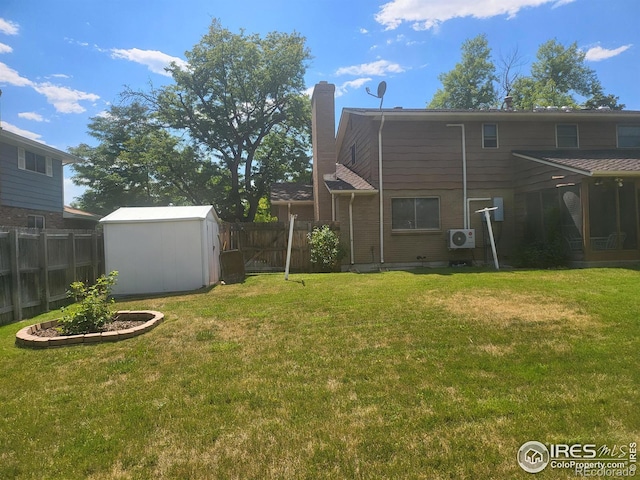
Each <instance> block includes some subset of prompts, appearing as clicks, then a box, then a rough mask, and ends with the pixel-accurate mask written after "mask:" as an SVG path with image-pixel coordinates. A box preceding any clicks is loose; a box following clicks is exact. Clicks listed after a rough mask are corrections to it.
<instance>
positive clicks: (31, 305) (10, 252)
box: [0, 227, 104, 324]
mask: <svg viewBox="0 0 640 480" xmlns="http://www.w3.org/2000/svg"><path fill="white" fill-rule="evenodd" d="M103 270H104V248H103V241H102V236H101V235H99V234H98V233H97V232H94V231H76V230H28V229H18V228H11V227H9V228H2V227H0V324H5V323H10V322H13V321H19V320H22V319H23V318H29V317H31V316H33V315H36V314H38V313H42V312H46V311H48V310H50V309H54V308H59V307H60V306H61V305H63V304H64V303H65V302H66V301H67V290H68V288H69V285H70V284H71V283H72V282H75V281H83V282H88V283H93V282H94V281H95V279H96V278H97V277H98V276H99V275H101V274H102V273H104V271H103Z"/></svg>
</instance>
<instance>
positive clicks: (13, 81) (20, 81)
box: [0, 62, 33, 87]
mask: <svg viewBox="0 0 640 480" xmlns="http://www.w3.org/2000/svg"><path fill="white" fill-rule="evenodd" d="M0 84H9V85H13V86H15V87H28V86H32V85H33V82H32V81H31V80H29V79H28V78H25V77H21V76H20V74H19V73H18V72H17V71H15V70H14V69H13V68H11V67H9V66H8V65H6V64H4V63H2V62H0Z"/></svg>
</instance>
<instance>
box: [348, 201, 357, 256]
mask: <svg viewBox="0 0 640 480" xmlns="http://www.w3.org/2000/svg"><path fill="white" fill-rule="evenodd" d="M354 198H356V194H355V193H353V192H351V200H349V243H350V247H351V265H353V264H354V261H353V199H354Z"/></svg>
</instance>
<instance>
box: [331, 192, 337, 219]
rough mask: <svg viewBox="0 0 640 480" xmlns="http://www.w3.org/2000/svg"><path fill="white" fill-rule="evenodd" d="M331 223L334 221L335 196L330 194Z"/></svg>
mask: <svg viewBox="0 0 640 480" xmlns="http://www.w3.org/2000/svg"><path fill="white" fill-rule="evenodd" d="M331 221H332V222H335V221H336V196H335V195H334V194H333V193H332V194H331Z"/></svg>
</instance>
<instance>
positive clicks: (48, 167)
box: [18, 148, 53, 177]
mask: <svg viewBox="0 0 640 480" xmlns="http://www.w3.org/2000/svg"><path fill="white" fill-rule="evenodd" d="M18 168H19V169H20V170H29V171H30V172H36V173H41V174H43V175H47V176H48V177H52V176H53V167H52V162H51V157H45V156H44V155H39V154H37V153H34V152H30V151H28V150H25V149H24V148H18Z"/></svg>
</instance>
